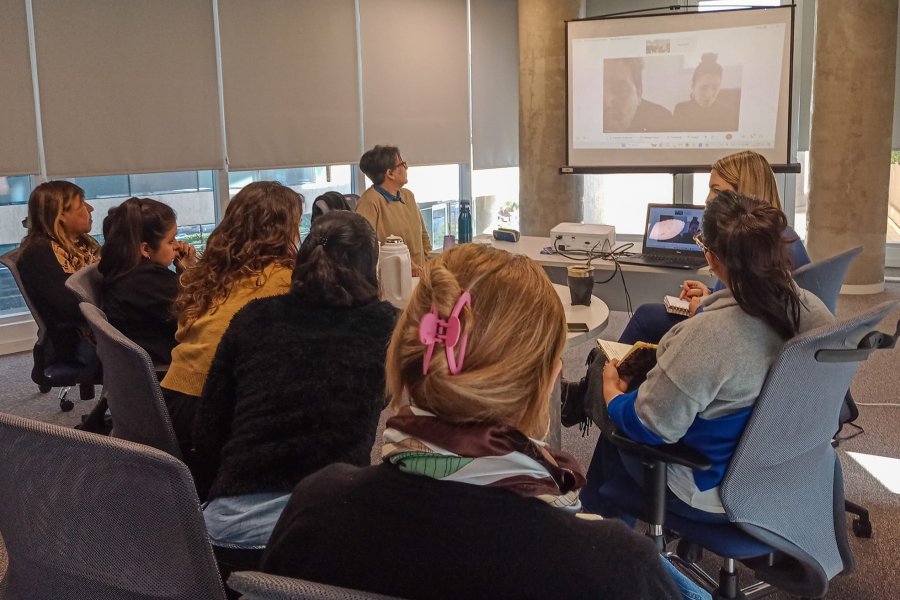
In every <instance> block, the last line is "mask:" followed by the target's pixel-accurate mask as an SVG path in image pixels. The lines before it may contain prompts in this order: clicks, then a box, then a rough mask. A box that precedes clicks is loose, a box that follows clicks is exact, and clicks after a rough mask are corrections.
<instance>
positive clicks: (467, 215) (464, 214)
mask: <svg viewBox="0 0 900 600" xmlns="http://www.w3.org/2000/svg"><path fill="white" fill-rule="evenodd" d="M456 224H457V235H456V238H457V239H458V240H459V243H460V244H465V243H466V242H471V241H472V211H471V210H469V201H468V200H460V201H459V220H458V221H457V222H456Z"/></svg>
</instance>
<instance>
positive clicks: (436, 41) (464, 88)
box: [359, 0, 469, 165]
mask: <svg viewBox="0 0 900 600" xmlns="http://www.w3.org/2000/svg"><path fill="white" fill-rule="evenodd" d="M359 6H360V29H361V31H360V33H361V35H360V37H361V40H362V42H361V46H362V80H363V86H362V88H363V122H364V123H365V126H364V127H365V129H364V136H365V146H366V147H367V148H371V147H372V146H374V145H375V144H392V145H396V146H399V147H400V150H401V151H402V152H403V158H404V159H406V160H407V161H409V163H410V164H419V165H421V164H444V163H466V162H468V161H469V100H468V88H469V86H468V68H467V61H468V41H467V27H466V2H465V0H360V2H359Z"/></svg>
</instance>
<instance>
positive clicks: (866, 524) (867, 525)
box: [853, 519, 872, 538]
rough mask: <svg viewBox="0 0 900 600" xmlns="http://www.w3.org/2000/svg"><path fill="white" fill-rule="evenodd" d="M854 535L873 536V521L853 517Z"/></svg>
mask: <svg viewBox="0 0 900 600" xmlns="http://www.w3.org/2000/svg"><path fill="white" fill-rule="evenodd" d="M853 535H855V536H856V537H858V538H870V537H872V522H871V521H860V520H859V519H853Z"/></svg>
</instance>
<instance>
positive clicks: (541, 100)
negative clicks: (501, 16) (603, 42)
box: [519, 0, 584, 236]
mask: <svg viewBox="0 0 900 600" xmlns="http://www.w3.org/2000/svg"><path fill="white" fill-rule="evenodd" d="M582 16H584V2H583V0H519V226H520V228H521V230H522V233H523V234H524V235H542V236H549V235H550V229H551V228H552V227H553V226H555V225H557V224H558V223H561V222H574V223H579V222H581V216H582V189H583V183H582V177H581V176H580V175H560V174H559V167H561V166H563V165H565V164H566V21H567V20H571V19H578V18H581V17H582Z"/></svg>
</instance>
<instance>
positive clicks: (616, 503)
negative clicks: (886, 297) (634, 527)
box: [585, 301, 900, 599]
mask: <svg viewBox="0 0 900 600" xmlns="http://www.w3.org/2000/svg"><path fill="white" fill-rule="evenodd" d="M898 304H900V302H897V301H893V302H886V303H883V304H881V305H879V306H877V307H876V308H874V309H872V310H870V311H868V312H866V313H864V314H861V315H858V316H855V317H852V318H849V319H843V320H838V321H836V322H834V323H832V324H829V325H826V326H823V327H820V328H818V329H815V330H812V331H809V332H807V333H805V334H802V335H799V336H797V337H795V338H793V339H791V340H789V341H788V342H787V343H786V344H785V346H784V349H783V350H782V352H781V354H780V355H779V357H778V358H777V360H776V361H775V363H774V365H773V366H772V368H771V369H770V371H769V373H768V376H767V377H766V381H765V383H764V385H763V389H762V392H761V393H760V396H759V399H758V400H757V402H756V405H755V406H754V409H753V414H752V415H751V418H750V420H749V422H748V424H747V427H746V429H745V430H744V433H743V436H742V437H741V440H740V442H739V444H738V447H737V449H736V451H735V453H734V456H733V457H732V459H731V462H730V464H729V467H728V471H727V472H726V474H725V478H724V479H723V481H722V484H721V487H720V496H721V500H722V505H723V506H724V508H725V514H726V515H727V517H728V520H729V522H727V523H715V524H711V523H704V522H698V521H696V520H694V519H691V518H687V517H684V516H679V515H677V514H674V513H672V512H670V511H666V509H665V500H666V491H667V490H666V472H667V467H666V465H667V464H680V465H685V466H688V467H690V468H693V469H699V470H706V469H708V468H709V462H708V461H706V460H705V458H704V457H703V456H698V454H697V453H696V452H695V451H693V450H691V449H689V448H684V447H681V445H680V444H676V445H672V446H655V447H654V446H646V445H643V444H639V443H637V442H634V441H633V440H631V439H629V438H627V437H626V436H624V435H623V434H621V433H620V432H619V431H617V430H616V429H615V426H614V425H613V424H612V423H610V422H609V421H608V420H605V421H604V422H603V423H602V425H601V429H602V431H603V436H605V437H606V439H607V440H608V441H609V442H610V443H612V444H613V445H615V446H618V447H619V448H621V449H622V450H624V451H625V452H627V453H630V454H632V455H635V456H637V457H639V458H640V460H641V464H642V465H643V469H644V482H643V485H639V484H638V483H637V482H636V481H634V480H632V479H631V478H630V477H629V476H628V475H627V474H624V473H623V475H622V476H621V477H617V478H614V479H613V480H610V481H607V482H605V483H604V484H603V485H601V486H600V488H599V490H596V491H594V490H590V491H589V493H590V494H591V496H594V498H592V499H593V500H594V501H596V502H598V503H599V504H600V505H602V506H613V507H615V508H616V509H617V510H620V511H622V512H624V513H626V514H632V515H634V516H637V517H639V518H641V519H643V520H644V521H646V522H647V523H648V524H649V530H648V535H649V536H650V537H651V538H653V539H654V541H655V542H656V544H657V546H658V547H659V548H660V550H661V551H662V550H663V549H664V546H665V539H664V537H663V531H664V528H665V529H666V530H670V531H674V532H676V534H677V536H679V537H680V539H681V542H680V543H679V552H678V554H676V555H667V556H669V557H670V558H671V559H672V560H673V562H675V563H677V564H680V565H681V566H682V567H684V568H685V570H687V571H688V572H689V573H691V574H692V575H694V576H695V578H696V579H697V580H698V583H700V584H701V585H704V587H707V588H708V589H709V591H710V592H711V593H714V594H715V596H714V597H715V598H721V599H734V598H744V597H746V596H744V595H742V594H748V593H749V594H752V593H754V592H759V591H761V590H762V589H763V588H767V587H769V586H770V585H771V586H775V587H777V588H780V589H782V590H784V591H786V592H788V593H791V594H795V595H798V596H803V597H809V598H821V597H823V596H824V595H825V592H826V591H827V589H828V581H829V580H830V579H831V578H832V577H834V576H835V575H838V574H840V573H848V572H850V571H851V570H852V568H853V557H852V554H851V552H850V548H849V546H848V543H847V533H846V524H845V522H844V486H843V479H842V475H841V466H840V461H839V460H838V457H837V453H836V452H835V450H834V448H833V447H832V443H831V442H832V437H833V435H834V432H835V431H836V429H837V424H838V415H839V413H840V409H841V405H842V404H843V402H844V390H847V389H848V388H849V387H850V381H851V380H852V379H853V375H854V373H855V372H856V368H857V365H858V363H859V362H861V361H863V360H866V358H867V357H868V356H869V354H870V353H871V352H873V351H874V350H877V349H880V348H892V347H893V346H894V345H895V344H896V341H897V337H898V336H900V324H898V329H897V332H896V333H895V334H894V335H893V336H891V335H887V334H882V333H879V332H877V331H872V329H873V328H874V327H875V326H876V325H877V324H878V322H879V321H881V320H882V319H884V318H885V317H886V316H887V315H888V313H889V312H890V311H891V310H893V309H894V308H895V307H897V306H898ZM798 475H801V476H798ZM585 504H586V505H587V504H588V502H587V501H585ZM698 547H699V548H706V549H708V550H710V551H712V552H713V553H715V554H717V555H719V556H722V557H724V558H725V564H724V566H723V568H722V570H721V571H720V576H719V581H718V583H717V582H716V581H715V580H714V579H712V578H711V577H709V576H708V575H706V573H703V572H702V570H700V569H699V567H698V566H697V565H696V564H694V559H695V558H696V557H697V553H696V549H697V548H698ZM735 560H738V561H740V562H742V563H744V564H745V565H747V566H748V567H750V568H751V569H753V570H754V571H755V573H756V576H757V578H759V579H760V580H761V582H762V583H758V584H754V585H753V586H750V588H746V589H743V590H742V589H740V585H739V580H738V574H737V572H736V570H735Z"/></svg>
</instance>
